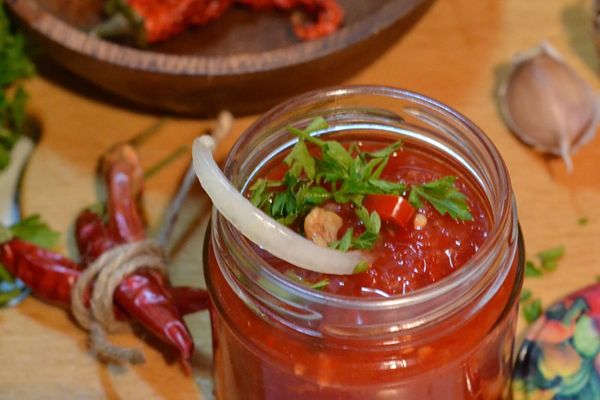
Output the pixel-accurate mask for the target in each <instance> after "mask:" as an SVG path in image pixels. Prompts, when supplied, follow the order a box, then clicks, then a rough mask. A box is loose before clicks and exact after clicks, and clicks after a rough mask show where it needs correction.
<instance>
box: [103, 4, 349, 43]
mask: <svg viewBox="0 0 600 400" xmlns="http://www.w3.org/2000/svg"><path fill="white" fill-rule="evenodd" d="M235 1H236V2H238V3H240V4H244V5H246V6H249V7H251V8H253V9H254V10H266V9H281V10H286V11H289V10H292V9H294V8H297V7H302V8H304V10H305V11H306V12H308V13H309V14H311V15H314V16H315V19H316V22H311V23H306V22H305V21H304V20H303V19H302V18H292V24H293V28H294V32H295V33H296V35H297V36H298V37H299V38H300V39H302V40H313V39H317V38H320V37H323V36H326V35H329V34H331V33H333V32H334V31H335V30H336V29H338V28H339V27H340V25H341V24H342V22H343V18H344V13H343V10H342V8H341V7H340V5H339V4H338V2H337V0H235ZM233 2H234V0H108V1H107V3H106V6H105V10H106V13H107V14H108V15H109V16H110V19H109V20H108V21H106V22H105V23H103V24H101V25H100V26H98V27H97V28H96V29H94V32H95V34H97V35H98V36H101V37H118V36H129V37H131V38H133V39H134V41H135V42H136V43H137V44H138V45H139V46H144V45H146V44H149V43H156V42H160V41H164V40H167V39H169V38H171V37H173V36H176V35H178V34H180V33H181V32H183V31H184V30H185V29H187V28H188V27H191V26H200V25H205V24H207V23H209V22H211V21H213V20H215V19H217V18H219V17H221V16H222V15H223V14H224V13H225V12H226V11H227V10H228V9H229V8H230V7H231V6H232V4H233Z"/></svg>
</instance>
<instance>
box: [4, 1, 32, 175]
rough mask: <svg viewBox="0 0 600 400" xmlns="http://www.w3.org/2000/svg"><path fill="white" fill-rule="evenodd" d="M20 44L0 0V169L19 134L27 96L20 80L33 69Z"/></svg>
mask: <svg viewBox="0 0 600 400" xmlns="http://www.w3.org/2000/svg"><path fill="white" fill-rule="evenodd" d="M24 43H25V42H24V39H23V37H22V36H21V35H18V34H14V33H13V32H12V31H11V28H10V24H9V20H8V17H7V15H6V12H5V10H4V3H3V2H2V0H0V171H2V170H3V169H5V168H6V167H7V166H8V164H9V163H10V151H11V150H12V148H13V147H14V145H15V143H16V142H17V140H18V138H19V136H20V135H21V134H22V133H23V127H24V124H25V105H26V103H27V98H28V95H27V93H26V92H25V89H23V85H22V80H23V79H25V78H28V77H30V76H31V75H33V73H34V72H35V68H34V66H33V63H32V62H31V60H29V58H28V57H27V56H26V55H25V51H24V47H25V46H24Z"/></svg>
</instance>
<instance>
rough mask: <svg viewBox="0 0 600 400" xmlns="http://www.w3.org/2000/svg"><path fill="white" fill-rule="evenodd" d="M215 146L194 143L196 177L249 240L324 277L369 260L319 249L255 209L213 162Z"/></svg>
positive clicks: (205, 139) (207, 141)
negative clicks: (322, 274)
mask: <svg viewBox="0 0 600 400" xmlns="http://www.w3.org/2000/svg"><path fill="white" fill-rule="evenodd" d="M214 145H215V142H214V140H213V138H211V137H210V136H207V135H204V136H200V137H198V138H196V140H195V141H194V147H193V162H194V169H195V170H196V175H197V176H198V180H200V184H201V185H202V187H203V188H204V191H205V192H206V194H208V196H209V197H210V198H211V200H212V202H213V205H214V206H215V207H216V208H217V210H219V212H220V213H221V214H222V215H223V216H224V217H225V218H226V219H227V220H228V221H229V222H230V223H231V224H232V225H233V226H235V227H236V228H237V229H238V230H239V231H240V232H241V233H242V234H243V235H244V236H245V237H247V238H248V239H249V240H250V241H252V242H254V243H255V244H257V245H259V246H260V247H262V248H263V249H265V250H266V251H268V252H269V253H271V254H273V255H274V256H276V257H279V258H281V259H282V260H285V261H287V262H288V263H290V264H293V265H295V266H298V267H300V268H304V269H307V270H310V271H315V272H320V273H324V274H333V275H350V274H352V273H353V271H354V269H355V268H356V266H357V265H358V264H359V263H360V262H362V261H367V260H366V257H365V255H364V254H362V253H359V252H348V253H343V252H341V251H337V250H333V249H329V248H325V247H319V246H317V245H316V244H314V243H313V242H311V241H310V240H308V239H306V238H304V237H303V236H301V235H299V234H297V233H296V232H294V231H293V230H291V229H290V228H288V227H286V226H284V225H282V224H280V223H279V222H277V221H275V220H274V219H273V218H271V217H269V216H268V215H267V214H265V213H264V212H263V211H261V210H260V209H258V208H257V207H255V206H254V205H253V204H252V203H251V202H250V201H249V200H248V199H246V198H245V197H244V196H243V195H242V194H241V193H240V192H239V191H238V190H236V189H235V188H234V187H233V186H232V185H231V182H229V180H228V179H227V177H225V175H224V174H223V172H221V170H220V168H219V167H218V165H217V163H216V162H215V160H214V159H213V155H212V149H213V148H214Z"/></svg>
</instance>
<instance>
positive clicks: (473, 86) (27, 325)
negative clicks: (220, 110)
mask: <svg viewBox="0 0 600 400" xmlns="http://www.w3.org/2000/svg"><path fill="white" fill-rule="evenodd" d="M591 3H592V1H591V0H585V1H580V0H555V1H552V2H548V1H545V0H530V1H526V2H525V1H522V0H486V1H485V2H484V1H472V0H438V1H437V2H435V3H434V4H433V6H432V7H431V8H429V9H428V10H427V12H426V13H425V14H424V15H423V16H422V18H421V19H419V20H418V21H416V23H415V24H414V26H413V27H412V29H411V30H410V31H409V32H407V33H406V34H405V35H404V36H402V38H401V39H399V40H398V41H397V42H396V43H394V45H393V46H392V47H390V48H389V49H388V50H387V51H386V52H384V53H383V54H382V55H381V56H380V57H378V58H376V59H372V60H370V65H369V66H368V67H367V68H365V69H363V70H361V71H360V72H358V73H357V74H356V75H354V76H353V77H351V78H349V79H346V80H345V81H344V82H346V83H351V84H384V85H392V86H399V87H404V88H406V89H410V90H414V91H418V92H422V93H424V94H427V95H429V96H431V97H433V98H436V99H438V100H440V101H443V102H445V103H447V104H448V105H450V106H452V107H454V108H456V109H457V110H459V111H460V112H462V113H464V114H465V115H467V116H468V117H469V118H471V119H472V120H473V121H474V122H475V123H476V124H478V125H479V126H480V127H481V128H482V129H483V130H484V132H486V133H487V134H488V135H489V136H490V137H491V139H492V140H493V142H494V143H495V145H496V146H497V147H498V149H499V151H500V153H501V154H502V156H503V158H504V160H505V162H506V164H507V166H508V170H509V172H510V174H511V179H512V184H513V188H514V192H515V196H516V200H517V206H518V212H519V219H520V222H521V225H522V228H523V232H524V235H525V242H526V247H527V251H528V254H529V255H531V256H533V255H534V254H535V253H537V252H538V251H541V250H544V249H547V248H548V247H551V246H554V245H558V244H564V245H565V246H566V249H567V254H566V256H565V258H564V260H563V261H562V262H561V263H560V267H559V269H558V271H556V272H555V273H552V274H549V275H547V276H546V277H544V278H543V279H539V280H533V279H528V280H526V282H525V287H527V288H529V289H531V290H532V291H533V292H534V295H536V296H539V297H540V298H541V299H542V302H543V303H544V305H549V304H550V303H551V302H553V301H555V300H557V299H559V298H560V297H562V296H564V295H565V294H567V293H569V292H571V291H573V290H575V289H577V288H579V287H582V286H584V285H587V284H589V283H591V282H593V281H594V280H595V277H596V276H597V275H600V246H598V243H600V207H598V205H599V204H600V175H599V174H598V173H597V171H598V166H599V160H600V139H599V138H598V137H596V138H595V139H594V140H592V141H591V142H590V143H589V144H588V145H586V146H585V147H584V148H583V149H582V150H581V151H580V152H579V153H577V154H576V155H575V156H574V166H575V170H574V173H573V174H572V175H568V174H567V173H566V172H565V168H564V166H563V164H562V162H561V161H560V160H558V159H548V158H545V157H543V156H540V155H539V154H537V153H535V152H533V151H531V150H530V149H529V148H527V147H525V146H524V145H523V144H521V143H520V142H519V141H518V140H517V139H516V138H515V137H514V136H513V135H511V134H510V133H509V132H508V130H507V129H506V128H505V126H504V124H503V123H502V121H501V119H500V117H499V114H498V112H497V107H496V103H495V98H494V93H495V90H496V87H497V82H498V77H499V76H501V75H502V74H503V73H504V71H505V68H504V66H505V65H506V63H507V62H508V61H509V60H510V58H511V56H512V55H513V54H515V53H516V52H518V51H521V50H523V49H527V48H530V47H533V46H534V45H536V44H537V43H538V42H539V41H541V40H543V39H547V40H549V41H550V42H551V43H552V44H553V45H554V46H555V47H556V48H557V49H558V50H559V51H560V52H561V53H563V54H564V56H565V58H566V59H567V61H568V62H569V63H570V64H571V65H572V66H573V68H575V69H576V70H577V71H578V72H579V73H580V74H581V75H582V76H583V78H584V79H585V80H586V81H587V82H589V83H590V84H591V85H592V86H593V87H594V88H595V89H596V90H598V89H600V82H599V81H598V72H599V64H598V58H597V55H596V52H595V48H594V43H593V40H592V31H591V25H590V18H591ZM27 89H28V90H29V91H30V93H31V100H32V107H31V108H32V111H33V112H34V113H35V114H36V115H37V117H38V118H39V119H40V121H42V123H43V130H44V136H43V137H42V140H41V142H40V145H39V147H38V148H37V149H36V152H35V155H34V157H33V159H32V160H31V162H30V165H29V168H28V170H27V173H26V175H25V180H24V182H23V187H22V197H21V201H22V206H23V209H24V211H25V212H26V213H34V212H39V213H42V214H43V215H44V217H45V218H46V219H47V220H48V221H49V222H50V224H51V225H53V226H54V227H57V228H58V229H61V230H64V231H66V232H67V233H66V234H65V237H64V239H65V240H64V244H63V246H64V248H65V249H66V250H65V251H70V250H69V249H70V248H71V246H70V245H69V244H70V243H71V241H70V239H68V238H69V237H70V236H69V235H70V234H69V233H68V232H69V230H70V227H71V225H72V222H73V219H74V216H75V215H74V214H75V212H76V210H77V209H79V208H80V207H82V206H84V205H86V204H89V203H91V202H92V201H93V200H94V198H95V192H94V185H93V170H94V165H95V160H96V158H97V156H98V155H99V154H100V152H101V151H102V149H103V148H105V147H106V146H108V145H109V144H111V143H113V142H115V141H118V140H124V139H126V138H128V137H131V136H133V135H134V134H135V132H137V131H139V130H141V129H143V128H144V127H146V126H148V125H149V124H151V123H152V122H153V121H154V120H155V118H156V116H155V115H149V114H145V113H141V112H139V111H136V110H132V109H128V108H123V107H122V106H121V104H115V103H108V102H106V101H105V97H103V96H100V95H98V93H96V92H93V91H90V90H91V89H90V88H89V87H87V86H82V87H79V88H77V87H73V86H60V85H57V84H56V83H55V81H52V80H48V79H45V78H36V79H33V80H32V81H30V82H28V84H27ZM254 118H255V116H249V117H243V118H238V119H237V120H236V122H235V126H234V135H233V136H234V137H232V138H230V139H229V140H228V141H227V142H226V143H223V144H222V145H221V146H220V148H219V151H218V156H219V157H221V158H222V157H223V156H224V155H225V154H226V153H227V149H228V148H229V147H230V146H231V145H232V143H233V140H234V139H235V136H237V135H239V134H240V133H241V132H242V131H243V130H244V129H245V128H246V127H247V126H248V125H249V124H250V123H251V122H252V121H253V120H254ZM209 126H210V121H206V120H193V119H174V120H172V121H170V122H169V123H168V124H167V126H166V127H165V130H164V132H162V133H161V134H160V135H157V136H156V137H154V138H153V139H152V140H151V141H150V142H148V143H147V144H146V145H145V146H144V147H143V148H142V149H141V151H142V154H143V157H144V163H145V165H151V164H153V163H154V162H155V161H156V160H158V159H160V158H161V157H162V156H163V155H165V154H166V153H168V150H169V149H174V148H176V147H177V146H179V145H180V144H190V143H191V140H192V138H193V137H194V136H195V135H196V134H197V133H198V132H201V131H202V130H203V129H205V128H207V127H209ZM186 161H187V160H184V159H181V160H179V161H178V162H177V163H176V164H173V165H172V166H171V167H170V168H169V169H167V170H164V171H163V172H161V173H160V174H158V175H156V176H155V177H154V178H152V179H151V180H150V181H149V182H148V188H147V191H146V194H147V196H146V206H147V211H148V213H149V217H150V221H151V223H152V225H153V226H156V224H157V223H158V221H160V218H161V215H162V213H163V210H164V206H165V204H166V202H167V201H168V199H169V198H170V196H171V195H172V194H173V192H174V191H175V187H176V185H177V181H178V179H180V178H181V176H182V174H183V170H184V168H185V166H186ZM201 199H202V197H201V195H200V193H199V192H195V193H194V195H193V197H192V200H191V202H190V203H189V204H188V205H187V208H186V215H188V217H186V218H185V219H186V222H187V225H189V227H190V228H189V229H187V230H186V229H185V228H183V227H180V229H179V231H178V236H177V237H187V238H188V239H189V240H188V241H183V242H182V244H181V245H180V246H178V247H177V248H178V250H179V251H178V256H177V257H176V258H175V263H174V264H173V267H172V268H173V269H172V273H173V280H174V281H176V282H186V283H197V284H201V282H202V277H201V273H200V248H199V247H200V245H199V242H198V237H199V235H198V234H197V233H198V232H201V231H202V229H201V228H196V226H197V221H198V220H202V217H201V212H200V209H201V208H202V204H201ZM582 216H585V217H587V218H588V220H589V223H588V225H586V226H580V225H578V224H577V219H578V218H579V217H582ZM196 317H197V316H196ZM524 328H525V326H524V324H523V323H522V321H520V324H519V332H520V333H522V332H523V330H524ZM191 329H192V331H193V333H194V336H195V337H196V338H197V340H198V342H199V343H201V344H203V345H204V346H206V340H205V336H203V335H205V333H206V329H207V326H206V324H205V323H204V322H203V321H202V320H200V319H199V318H198V319H195V320H194V321H193V325H192V326H191ZM203 337H204V339H203ZM117 339H118V340H119V341H120V342H123V343H127V344H137V345H139V346H142V348H143V350H144V352H145V353H146V355H147V356H148V358H149V363H148V364H146V365H143V366H138V367H126V368H123V369H114V368H108V367H106V366H103V365H100V364H97V363H96V362H95V361H93V360H92V358H91V357H90V356H89V355H88V354H87V353H86V351H85V336H84V334H83V332H81V331H80V330H79V329H78V328H77V327H76V326H75V325H74V324H73V323H72V322H71V320H70V319H69V318H68V316H67V314H66V313H65V312H63V311H61V310H56V309H53V308H51V307H49V306H46V305H44V304H43V303H41V302H39V301H37V300H35V299H29V300H27V301H26V302H25V303H24V304H23V305H22V306H21V307H19V308H16V309H10V310H2V311H0V359H1V360H3V365H5V366H10V367H5V368H0V399H3V400H4V399H11V400H12V399H39V398H43V399H54V398H56V399H59V398H60V399H62V398H82V399H87V398H89V399H121V398H122V399H134V398H151V399H153V398H155V399H180V398H183V399H186V398H197V397H199V396H200V392H199V390H198V387H199V386H197V385H196V383H195V382H194V380H193V379H190V378H187V377H185V376H183V375H182V374H181V371H180V369H179V368H178V366H177V365H175V364H172V363H169V362H168V360H166V359H165V358H164V357H163V355H162V353H161V352H160V351H159V350H157V349H156V348H155V347H153V346H150V345H147V344H145V343H143V342H141V341H140V340H139V339H138V338H137V337H136V336H135V335H133V334H127V333H125V334H122V335H120V336H118V337H117ZM204 349H205V350H202V351H200V352H199V356H198V358H197V360H196V361H195V363H194V364H195V369H196V371H197V373H198V374H199V371H202V370H205V368H206V362H207V360H206V359H204V358H203V357H202V356H201V355H202V354H205V351H206V347H204ZM197 376H198V375H197ZM201 386H202V387H205V385H201Z"/></svg>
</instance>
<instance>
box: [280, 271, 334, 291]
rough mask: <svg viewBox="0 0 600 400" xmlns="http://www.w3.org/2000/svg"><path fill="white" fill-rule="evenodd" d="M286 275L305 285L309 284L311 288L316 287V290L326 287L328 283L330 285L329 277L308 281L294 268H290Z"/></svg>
mask: <svg viewBox="0 0 600 400" xmlns="http://www.w3.org/2000/svg"><path fill="white" fill-rule="evenodd" d="M285 275H286V276H287V277H289V278H291V279H293V280H295V281H297V282H299V283H301V284H303V285H305V286H308V287H309V288H311V289H316V290H322V289H324V288H325V287H326V286H327V285H329V279H328V278H323V279H321V280H320V281H317V282H308V281H306V280H305V279H304V278H302V277H301V276H300V275H298V274H297V273H295V272H294V271H292V270H288V271H286V273H285Z"/></svg>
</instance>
